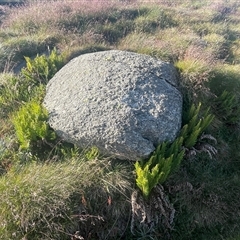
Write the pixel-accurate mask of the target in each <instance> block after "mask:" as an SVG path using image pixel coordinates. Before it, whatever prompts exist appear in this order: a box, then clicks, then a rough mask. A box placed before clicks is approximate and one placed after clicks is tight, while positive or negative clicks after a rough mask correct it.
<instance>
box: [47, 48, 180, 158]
mask: <svg viewBox="0 0 240 240" xmlns="http://www.w3.org/2000/svg"><path fill="white" fill-rule="evenodd" d="M177 83H178V81H177V73H176V70H175V68H174V67H173V66H172V65H171V64H169V63H166V62H162V61H160V60H157V59H155V58H152V57H150V56H147V55H142V54H136V53H132V52H126V51H118V50H111V51H103V52H96V53H90V54H84V55H81V56H79V57H76V58H74V59H73V60H71V61H70V62H69V63H68V64H67V65H65V66H64V67H63V68H62V69H61V70H60V71H59V72H57V73H56V75H55V76H54V77H53V78H52V79H51V80H50V81H49V83H48V85H47V91H46V96H45V99H44V105H45V107H46V108H47V110H48V111H49V124H50V126H51V127H52V128H53V129H54V130H55V131H56V133H57V134H58V135H59V136H60V137H61V138H63V139H64V140H65V141H68V142H71V143H74V144H76V145H77V146H79V147H81V148H85V147H89V146H97V147H98V148H99V150H100V152H102V153H103V154H105V155H106V156H114V157H117V158H120V159H129V160H139V159H140V158H146V157H148V156H149V155H150V153H151V152H153V151H154V149H155V147H156V145H157V144H158V143H160V142H163V141H166V140H169V141H172V140H174V138H175V137H176V135H177V133H178V131H179V129H180V127H181V114H182V95H181V93H180V92H179V91H178V90H177Z"/></svg>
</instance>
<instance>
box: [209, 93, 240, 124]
mask: <svg viewBox="0 0 240 240" xmlns="http://www.w3.org/2000/svg"><path fill="white" fill-rule="evenodd" d="M214 105H215V106H214V108H215V112H216V114H217V115H218V117H219V118H220V119H222V120H223V122H224V123H225V124H236V123H238V122H239V120H240V107H239V101H238V99H237V97H236V95H234V94H233V93H230V92H228V91H226V90H225V91H224V92H223V93H222V94H221V95H220V96H219V97H218V98H217V99H215V101H214Z"/></svg>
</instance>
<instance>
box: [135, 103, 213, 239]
mask: <svg viewBox="0 0 240 240" xmlns="http://www.w3.org/2000/svg"><path fill="white" fill-rule="evenodd" d="M200 109H201V104H199V105H198V106H197V107H196V106H195V105H194V104H193V105H192V106H191V107H190V108H189V110H188V111H187V113H185V114H184V118H183V123H184V125H183V127H182V129H181V131H180V133H179V136H178V137H177V138H176V139H175V140H174V141H173V142H163V143H161V144H159V145H158V147H157V148H156V150H155V151H154V152H153V154H152V155H151V157H150V158H149V159H148V160H147V161H146V160H145V161H144V160H142V161H140V162H136V163H135V164H134V166H135V170H136V185H137V186H138V188H139V189H140V192H141V194H142V196H141V195H140V194H139V191H137V190H136V191H134V192H133V194H132V196H131V202H132V221H131V232H132V233H133V234H136V226H139V225H140V226H141V228H144V229H145V228H147V229H148V230H149V231H150V232H151V233H152V232H153V229H155V228H157V226H159V223H160V225H161V226H164V229H165V230H164V232H162V233H163V234H164V236H165V239H167V236H168V235H169V231H171V229H172V224H173V220H174V213H175V209H174V208H173V206H172V204H171V203H170V202H169V199H168V197H167V195H166V194H165V192H164V189H163V187H162V184H163V183H164V182H165V181H166V180H167V179H168V178H169V176H170V175H171V174H172V173H173V172H175V171H176V170H177V169H178V168H179V166H180V164H181V162H182V160H183V158H186V157H190V156H192V155H196V154H198V153H201V152H206V153H207V154H208V155H209V157H210V158H212V155H214V154H216V153H217V150H216V148H215V147H213V146H212V145H211V144H210V143H208V141H213V142H215V143H216V139H215V138H214V137H213V136H212V135H210V134H205V133H204V132H205V130H206V129H207V127H208V126H209V125H210V124H211V122H212V121H213V118H214V116H213V115H212V114H210V113H209V109H207V110H206V111H205V112H204V113H203V114H202V116H200ZM149 224H150V225H149ZM151 226H154V227H153V229H152V227H151Z"/></svg>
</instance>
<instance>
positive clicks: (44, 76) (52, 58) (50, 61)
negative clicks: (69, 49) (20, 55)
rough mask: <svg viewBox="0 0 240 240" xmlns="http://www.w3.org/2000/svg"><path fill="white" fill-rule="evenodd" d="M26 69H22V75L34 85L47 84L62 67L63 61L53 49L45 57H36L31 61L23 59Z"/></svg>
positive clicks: (26, 58)
mask: <svg viewBox="0 0 240 240" xmlns="http://www.w3.org/2000/svg"><path fill="white" fill-rule="evenodd" d="M25 60H26V67H25V68H23V69H22V71H21V73H22V75H23V76H24V77H25V78H26V79H27V80H28V81H30V82H33V83H34V84H37V85H38V84H47V82H48V81H49V80H50V79H51V78H52V77H53V76H54V74H55V73H56V72H57V71H58V70H59V69H60V68H61V67H62V66H63V64H64V60H63V57H62V56H61V55H58V54H57V51H56V49H54V50H53V51H52V52H51V54H50V55H49V56H48V57H47V56H45V55H41V56H39V55H37V57H36V58H34V59H31V58H29V57H25Z"/></svg>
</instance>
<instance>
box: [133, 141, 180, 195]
mask: <svg viewBox="0 0 240 240" xmlns="http://www.w3.org/2000/svg"><path fill="white" fill-rule="evenodd" d="M182 142H183V138H182V137H180V138H177V139H176V140H175V141H174V142H173V143H168V142H163V143H162V144H159V145H158V147H157V148H156V150H155V152H154V153H153V154H152V156H151V157H150V158H149V160H148V161H147V162H146V163H145V164H144V163H143V162H142V163H140V162H136V163H135V165H134V166H135V170H136V176H137V177H136V184H137V186H138V187H139V188H140V189H141V191H142V193H143V195H144V197H145V198H148V197H149V195H150V193H151V190H152V189H153V188H154V187H155V186H156V185H157V184H162V183H164V182H165V181H166V180H167V178H168V176H169V174H170V173H173V172H174V171H175V170H176V169H177V167H178V166H179V165H180V163H181V160H182V159H183V156H184V150H182Z"/></svg>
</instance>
